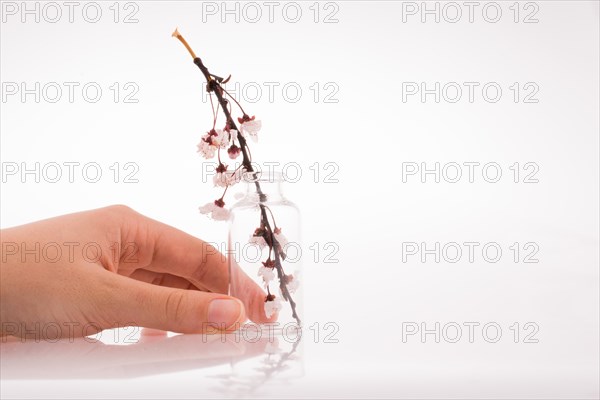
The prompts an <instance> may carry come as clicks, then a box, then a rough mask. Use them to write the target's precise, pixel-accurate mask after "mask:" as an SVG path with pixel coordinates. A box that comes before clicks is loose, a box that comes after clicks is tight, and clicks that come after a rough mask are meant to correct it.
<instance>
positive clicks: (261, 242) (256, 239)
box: [248, 235, 267, 249]
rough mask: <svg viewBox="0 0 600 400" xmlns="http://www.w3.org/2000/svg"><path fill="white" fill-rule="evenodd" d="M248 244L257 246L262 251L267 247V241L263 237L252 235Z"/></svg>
mask: <svg viewBox="0 0 600 400" xmlns="http://www.w3.org/2000/svg"><path fill="white" fill-rule="evenodd" d="M248 243H250V244H254V245H257V246H258V247H259V248H260V249H264V248H265V247H267V241H266V240H265V238H264V237H262V236H254V235H250V240H248Z"/></svg>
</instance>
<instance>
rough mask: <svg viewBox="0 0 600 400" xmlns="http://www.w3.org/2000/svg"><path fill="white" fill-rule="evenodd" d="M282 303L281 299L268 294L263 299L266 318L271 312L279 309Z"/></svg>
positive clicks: (273, 312)
mask: <svg viewBox="0 0 600 400" xmlns="http://www.w3.org/2000/svg"><path fill="white" fill-rule="evenodd" d="M281 308H282V305H281V300H279V299H278V298H275V295H273V294H270V295H268V296H267V297H266V299H265V315H266V316H267V318H271V316H272V315H273V314H276V313H278V312H279V311H281Z"/></svg>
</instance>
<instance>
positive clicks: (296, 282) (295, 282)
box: [286, 271, 300, 293]
mask: <svg viewBox="0 0 600 400" xmlns="http://www.w3.org/2000/svg"><path fill="white" fill-rule="evenodd" d="M286 286H287V289H288V292H290V293H295V292H296V290H298V287H299V286H300V271H294V275H292V279H291V280H290V281H288V283H287V285H286Z"/></svg>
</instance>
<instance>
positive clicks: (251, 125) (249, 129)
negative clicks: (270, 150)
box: [238, 114, 262, 142]
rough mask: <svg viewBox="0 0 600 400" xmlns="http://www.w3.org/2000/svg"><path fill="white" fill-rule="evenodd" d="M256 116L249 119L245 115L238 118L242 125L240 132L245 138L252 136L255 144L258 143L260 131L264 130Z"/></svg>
mask: <svg viewBox="0 0 600 400" xmlns="http://www.w3.org/2000/svg"><path fill="white" fill-rule="evenodd" d="M255 118H256V117H255V116H252V117H249V116H248V115H247V114H244V116H243V117H241V118H238V122H239V123H240V132H241V133H242V135H244V137H248V136H250V138H251V139H252V140H253V141H254V142H258V131H260V128H262V122H261V121H259V120H256V119H255Z"/></svg>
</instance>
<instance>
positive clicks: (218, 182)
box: [213, 167, 246, 187]
mask: <svg viewBox="0 0 600 400" xmlns="http://www.w3.org/2000/svg"><path fill="white" fill-rule="evenodd" d="M217 171H219V169H217ZM245 171H246V170H245V169H244V167H242V168H239V169H237V170H235V171H232V172H227V171H224V172H217V173H216V174H215V175H214V176H213V184H214V185H215V186H220V187H227V186H233V185H235V184H236V183H239V182H240V181H241V180H242V177H243V175H244V172H245Z"/></svg>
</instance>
